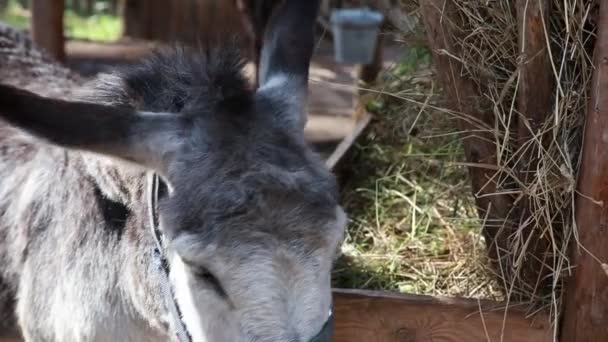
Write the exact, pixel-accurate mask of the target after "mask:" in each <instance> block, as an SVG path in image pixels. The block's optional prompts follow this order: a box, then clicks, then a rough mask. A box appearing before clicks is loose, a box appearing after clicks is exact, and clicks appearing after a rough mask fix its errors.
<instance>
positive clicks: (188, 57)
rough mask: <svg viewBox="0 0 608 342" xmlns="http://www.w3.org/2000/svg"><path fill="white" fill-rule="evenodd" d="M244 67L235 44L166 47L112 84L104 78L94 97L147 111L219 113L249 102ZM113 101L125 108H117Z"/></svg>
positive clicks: (117, 75) (119, 71) (128, 68)
mask: <svg viewBox="0 0 608 342" xmlns="http://www.w3.org/2000/svg"><path fill="white" fill-rule="evenodd" d="M244 65H245V61H244V59H243V58H242V57H241V55H240V51H239V49H238V46H237V45H236V43H235V44H223V45H218V46H216V47H210V48H202V47H200V48H191V47H185V46H173V47H167V48H163V49H160V50H157V51H155V52H154V53H153V54H152V55H151V56H148V57H146V58H144V60H143V61H141V62H138V63H136V64H134V65H130V66H124V67H120V68H118V69H116V70H115V71H114V72H113V73H112V75H113V76H114V78H115V79H114V81H113V82H112V81H110V80H111V79H112V78H110V79H108V78H107V76H106V77H105V78H103V77H102V82H96V83H95V84H94V90H95V91H96V93H94V94H93V96H94V97H95V99H96V100H101V101H105V102H106V103H112V104H129V105H131V106H133V107H134V108H135V109H138V110H143V111H149V112H169V113H180V112H182V111H183V110H192V109H198V110H200V109H205V110H208V111H214V110H217V109H220V110H221V109H222V107H230V106H234V102H235V101H236V102H237V103H241V104H242V102H243V101H245V100H248V99H250V98H251V96H252V89H251V87H250V85H249V83H248V81H247V79H246V78H245V76H244V75H243V67H244ZM118 79H119V80H120V83H118V84H117V82H116V81H117V80H118ZM104 80H105V82H104ZM117 97H118V99H119V100H122V101H123V103H117V101H116V99H117Z"/></svg>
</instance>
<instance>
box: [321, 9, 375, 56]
mask: <svg viewBox="0 0 608 342" xmlns="http://www.w3.org/2000/svg"><path fill="white" fill-rule="evenodd" d="M383 19H384V16H383V15H382V13H380V12H378V11H373V10H370V9H367V8H357V9H337V10H334V12H333V13H332V15H331V26H332V31H333V35H334V47H335V59H336V61H338V62H340V63H345V64H370V63H371V62H372V61H373V59H374V49H375V48H376V44H377V42H378V32H379V31H380V24H381V23H382V20H383Z"/></svg>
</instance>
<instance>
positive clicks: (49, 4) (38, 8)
mask: <svg viewBox="0 0 608 342" xmlns="http://www.w3.org/2000/svg"><path fill="white" fill-rule="evenodd" d="M64 5H65V4H64V0H32V38H33V40H34V43H36V45H37V46H38V47H39V48H41V49H43V50H45V51H46V52H47V53H49V54H50V55H51V56H52V57H54V58H55V59H57V60H58V61H64V60H65V48H64V43H65V42H64V36H63V11H64Z"/></svg>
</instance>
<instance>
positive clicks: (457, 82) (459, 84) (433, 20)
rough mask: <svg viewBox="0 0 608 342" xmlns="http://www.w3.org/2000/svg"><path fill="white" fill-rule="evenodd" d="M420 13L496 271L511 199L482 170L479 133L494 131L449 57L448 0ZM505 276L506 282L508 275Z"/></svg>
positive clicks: (487, 156) (488, 145) (426, 4)
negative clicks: (457, 128) (456, 125)
mask: <svg viewBox="0 0 608 342" xmlns="http://www.w3.org/2000/svg"><path fill="white" fill-rule="evenodd" d="M420 9H421V14H422V18H423V21H424V25H425V28H426V34H427V38H428V42H429V47H430V48H431V51H432V53H433V62H434V64H435V67H436V68H437V75H438V77H439V80H440V82H441V84H442V86H443V89H444V92H445V96H444V98H445V101H446V102H447V103H446V105H447V107H448V108H449V109H450V110H452V111H453V112H455V113H457V114H458V115H462V116H464V117H463V119H462V120H458V123H459V125H460V129H461V130H462V131H464V132H467V135H466V136H464V137H463V145H464V151H465V156H466V159H467V161H468V162H469V163H471V165H472V166H471V167H469V174H470V178H471V183H472V188H473V193H474V195H475V202H476V205H477V208H478V211H479V216H480V217H481V218H482V219H485V220H486V222H485V226H484V229H483V233H484V236H485V238H486V241H487V242H488V253H489V257H490V259H491V260H492V261H493V262H494V263H495V266H498V262H499V260H500V257H503V258H504V253H505V251H506V250H507V248H508V245H509V244H508V238H509V235H510V234H511V233H512V229H513V227H512V226H511V224H510V218H511V215H512V214H513V213H512V210H511V207H512V205H513V198H512V197H510V196H507V195H499V194H497V185H496V179H495V177H494V174H495V173H496V170H493V169H491V168H488V167H483V166H482V165H496V146H495V144H494V142H493V141H494V137H493V136H492V134H490V133H489V132H486V131H484V128H485V129H490V128H493V127H494V114H493V112H492V107H491V106H490V105H489V104H484V101H483V97H482V96H480V94H479V93H478V92H477V87H476V85H475V84H474V82H473V81H472V80H471V79H469V78H467V77H464V76H462V75H464V74H465V73H464V72H462V68H463V66H462V64H461V63H460V62H459V61H458V60H456V59H455V58H452V57H450V56H458V55H459V51H458V50H457V48H456V45H455V44H454V41H453V39H454V37H455V36H456V35H457V32H455V31H453V30H452V29H451V28H450V26H449V23H458V22H459V20H458V16H457V9H456V7H455V5H454V3H453V2H452V0H421V1H420ZM480 126H483V127H480ZM476 165H479V166H476ZM496 269H500V268H498V267H497V268H496ZM506 277H507V279H508V278H509V276H508V275H506Z"/></svg>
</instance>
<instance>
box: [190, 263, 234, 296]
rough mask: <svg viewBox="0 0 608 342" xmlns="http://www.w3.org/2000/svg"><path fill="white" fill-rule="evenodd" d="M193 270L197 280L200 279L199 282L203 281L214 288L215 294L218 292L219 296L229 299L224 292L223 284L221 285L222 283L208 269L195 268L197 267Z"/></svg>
mask: <svg viewBox="0 0 608 342" xmlns="http://www.w3.org/2000/svg"><path fill="white" fill-rule="evenodd" d="M193 270H194V275H195V276H196V278H197V279H199V280H201V281H203V282H204V283H205V284H207V285H209V286H211V287H212V288H213V290H214V291H215V292H217V294H219V295H220V296H222V297H227V295H226V291H224V288H223V287H222V284H221V283H220V281H219V280H218V279H217V277H216V276H214V275H213V273H211V272H210V271H209V270H208V269H206V268H204V267H202V266H195V267H193Z"/></svg>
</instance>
